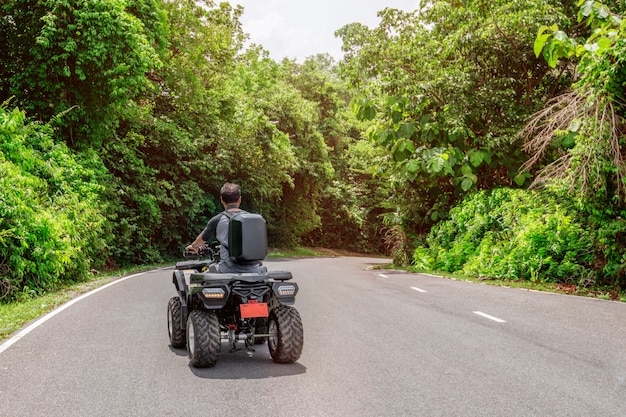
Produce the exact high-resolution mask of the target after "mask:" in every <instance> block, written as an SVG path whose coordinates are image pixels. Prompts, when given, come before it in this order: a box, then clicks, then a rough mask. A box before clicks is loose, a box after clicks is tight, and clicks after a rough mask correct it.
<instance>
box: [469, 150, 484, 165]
mask: <svg viewBox="0 0 626 417" xmlns="http://www.w3.org/2000/svg"><path fill="white" fill-rule="evenodd" d="M483 160H484V154H483V153H482V152H481V151H474V152H472V153H471V154H470V162H471V163H472V165H474V166H475V167H477V166H479V165H480V164H482V163H483Z"/></svg>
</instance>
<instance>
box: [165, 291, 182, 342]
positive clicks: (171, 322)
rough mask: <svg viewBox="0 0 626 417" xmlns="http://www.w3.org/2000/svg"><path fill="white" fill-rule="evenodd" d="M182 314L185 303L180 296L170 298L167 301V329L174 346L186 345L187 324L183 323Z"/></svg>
mask: <svg viewBox="0 0 626 417" xmlns="http://www.w3.org/2000/svg"><path fill="white" fill-rule="evenodd" d="M182 314H183V305H182V303H181V302H180V298H178V297H172V298H170V301H169V303H167V331H168V333H169V336H170V345H172V347H173V348H182V347H185V326H184V325H183V324H182V323H181V315H182Z"/></svg>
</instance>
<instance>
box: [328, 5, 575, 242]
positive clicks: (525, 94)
mask: <svg viewBox="0 0 626 417" xmlns="http://www.w3.org/2000/svg"><path fill="white" fill-rule="evenodd" d="M563 7H564V6H563V4H562V2H557V1H548V2H537V1H533V0H520V1H514V2H511V1H495V2H494V1H480V0H477V1H466V2H458V1H445V0H442V1H424V2H422V3H421V7H420V9H418V10H416V11H415V12H412V13H407V12H402V11H399V10H393V9H385V10H383V11H381V12H380V13H379V15H380V16H381V23H380V25H379V26H378V27H376V28H374V29H369V28H367V27H365V26H363V25H360V24H351V25H348V26H345V27H343V28H341V29H340V30H339V31H337V34H338V35H339V36H340V37H341V38H342V40H343V42H344V46H343V49H344V51H345V52H346V59H345V61H344V62H343V63H342V73H343V74H344V76H345V77H348V79H349V80H350V81H351V83H352V84H353V85H354V86H356V87H358V88H359V89H360V90H361V94H362V96H365V98H362V99H359V100H355V102H354V111H355V113H356V114H357V116H358V117H359V118H360V119H362V120H368V121H370V122H371V123H370V124H371V126H370V128H369V130H368V135H369V137H370V138H371V140H372V141H374V142H375V143H377V144H378V145H379V146H382V147H384V148H385V149H386V150H387V154H388V158H387V161H386V165H385V166H384V172H385V175H386V177H387V178H388V180H389V181H390V182H391V183H392V184H393V185H394V189H395V192H394V194H393V199H394V201H393V205H394V206H395V210H394V211H395V213H394V214H391V215H390V218H388V223H389V224H390V225H392V224H401V225H402V227H401V229H402V230H401V231H400V233H398V234H397V236H401V235H402V233H404V234H407V233H408V234H409V235H408V236H404V237H402V239H403V240H404V241H406V242H410V241H411V240H412V237H411V236H410V234H412V233H414V232H417V233H418V234H423V233H424V232H427V231H428V230H429V228H430V226H431V225H432V224H433V223H434V222H437V221H438V220H439V219H441V218H445V217H446V216H447V212H448V210H449V209H450V208H451V207H452V206H454V205H455V204H456V202H458V201H459V199H461V198H462V197H463V196H465V195H467V193H469V192H472V191H473V190H476V189H486V188H492V187H499V186H516V185H517V186H523V185H524V184H525V183H526V179H527V178H528V174H524V173H521V172H520V170H519V168H520V166H521V164H522V163H523V162H524V161H525V158H526V156H525V155H524V154H523V153H522V152H520V149H519V147H520V144H519V141H517V138H516V135H517V133H518V131H519V129H520V128H521V127H522V126H523V124H524V123H525V120H526V119H527V117H528V116H529V115H530V114H532V113H533V112H534V111H535V110H537V109H539V108H540V106H541V103H542V101H543V99H544V98H545V97H547V96H549V95H551V94H556V93H558V92H560V91H561V90H562V89H563V86H564V85H565V84H567V83H566V82H564V80H562V79H560V78H557V77H554V76H552V73H551V71H550V68H549V66H548V65H547V64H546V63H545V61H542V60H540V59H538V58H537V57H536V56H535V55H534V53H533V49H532V46H533V39H534V36H535V33H536V30H537V28H538V27H539V26H541V25H543V24H546V23H547V22H548V21H552V20H554V19H556V20H558V21H566V20H567V19H566V17H565V15H564V14H563ZM398 221H399V223H398ZM413 238H414V237H413Z"/></svg>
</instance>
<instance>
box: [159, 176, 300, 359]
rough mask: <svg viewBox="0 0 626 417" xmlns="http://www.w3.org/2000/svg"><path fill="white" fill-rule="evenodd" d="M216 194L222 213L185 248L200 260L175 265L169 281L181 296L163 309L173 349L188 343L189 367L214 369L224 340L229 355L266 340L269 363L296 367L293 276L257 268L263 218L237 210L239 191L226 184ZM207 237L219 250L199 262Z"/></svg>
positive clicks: (262, 253)
mask: <svg viewBox="0 0 626 417" xmlns="http://www.w3.org/2000/svg"><path fill="white" fill-rule="evenodd" d="M220 197H221V201H222V205H223V206H224V209H225V210H224V211H223V212H222V213H220V214H218V215H216V216H214V217H213V218H211V220H209V222H208V224H207V226H206V227H205V229H204V230H203V231H202V233H200V234H199V235H198V237H197V238H196V240H194V242H193V243H192V244H191V245H188V246H187V247H186V250H187V252H188V253H193V254H198V259H194V260H187V261H184V262H177V263H176V268H175V270H174V273H173V276H172V282H173V284H174V286H175V287H176V292H177V294H178V295H177V296H175V297H172V298H171V299H170V301H169V303H168V308H167V325H168V333H169V339H170V344H171V346H172V347H174V348H181V347H185V346H186V347H187V353H188V355H189V360H190V364H191V365H192V366H194V367H200V368H204V367H210V366H213V365H215V363H216V362H217V360H218V358H219V356H220V351H221V343H222V340H228V342H229V344H230V346H231V349H230V352H235V351H237V350H239V348H238V347H237V346H238V343H239V342H241V341H243V343H244V346H245V349H246V350H248V352H249V353H252V352H254V348H253V347H252V346H253V345H255V344H261V343H264V342H265V341H266V340H267V342H268V348H269V353H270V355H271V357H272V360H273V361H274V362H277V363H293V362H295V361H296V360H298V358H299V357H300V354H301V353H302V346H303V342H304V333H303V328H302V320H301V318H300V314H299V313H298V311H297V310H296V309H295V308H294V307H292V306H293V304H294V303H295V300H296V294H297V293H298V285H297V284H296V283H295V282H291V279H292V275H291V272H289V271H268V270H267V268H266V267H265V266H263V265H262V261H263V260H264V259H265V258H266V256H267V231H266V224H265V219H263V217H262V216H261V215H259V214H253V213H248V212H246V211H243V210H241V209H240V208H239V204H240V203H241V190H240V188H239V186H238V185H237V184H232V183H226V184H224V185H223V186H222V189H221V191H220ZM212 239H217V242H218V243H219V248H217V247H216V246H215V245H213V247H212V248H210V249H211V251H210V252H209V254H210V255H211V256H210V259H204V260H202V259H199V258H200V257H202V256H205V255H206V254H207V252H206V250H207V249H208V248H207V245H205V243H206V242H209V241H211V240H212ZM217 252H219V254H218V253H217Z"/></svg>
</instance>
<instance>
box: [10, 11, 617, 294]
mask: <svg viewBox="0 0 626 417" xmlns="http://www.w3.org/2000/svg"><path fill="white" fill-rule="evenodd" d="M233 4H234V3H233ZM0 8H1V9H0V10H2V14H1V15H0V43H1V44H2V45H6V46H7V47H5V48H2V49H1V50H0V101H5V100H6V102H5V104H4V105H3V106H2V108H1V109H0V120H1V122H2V124H1V126H0V129H1V130H0V135H1V136H0V151H1V153H0V170H1V171H2V175H1V177H0V181H2V187H1V188H0V210H1V217H0V289H1V291H2V292H0V298H4V299H12V298H16V297H19V296H21V295H24V296H27V295H28V294H30V293H31V292H33V291H35V292H37V291H42V290H45V289H47V288H52V287H55V286H59V285H63V283H65V282H68V281H73V280H80V279H82V278H84V277H85V276H86V274H87V273H88V271H89V270H90V269H91V268H96V269H99V268H103V267H107V268H108V267H115V266H117V265H129V264H143V263H148V262H156V261H162V260H165V259H172V258H173V257H176V256H178V255H179V254H180V252H181V250H182V248H183V247H184V246H185V244H186V243H188V242H189V241H190V240H192V239H193V238H194V237H195V235H197V233H198V232H199V231H200V230H201V229H202V228H203V227H204V225H205V224H206V221H207V220H208V218H210V217H211V216H212V215H213V214H215V213H217V212H218V211H220V209H221V207H220V204H219V199H218V197H217V194H218V191H219V188H220V187H221V185H222V184H223V182H225V181H235V182H238V183H239V184H241V186H242V188H243V193H244V197H243V208H244V209H247V210H250V211H255V212H260V213H262V214H263V216H264V217H265V218H266V219H267V220H268V225H269V235H270V236H269V237H270V244H272V245H276V246H278V245H286V246H293V245H299V244H306V245H312V246H327V247H337V248H343V249H352V250H359V251H363V252H377V251H382V252H385V253H388V254H391V255H392V256H393V257H394V260H395V261H396V263H397V264H405V265H406V264H409V263H411V262H413V263H414V264H415V265H416V266H418V267H423V268H425V267H427V268H434V269H442V270H449V271H463V272H464V273H468V274H473V275H485V276H498V277H503V278H507V279H536V280H546V281H559V282H560V281H566V280H568V279H569V280H570V281H571V280H572V279H575V280H578V281H582V280H585V282H591V281H593V282H598V283H603V284H605V283H608V284H612V285H614V286H615V287H616V288H620V286H624V285H626V283H624V273H623V271H624V267H625V266H626V242H622V240H623V237H622V236H623V235H624V232H626V225H625V224H624V221H623V220H622V219H623V218H625V217H626V211H625V208H626V207H625V206H624V204H625V200H626V199H625V196H626V192H625V191H624V190H626V188H625V187H624V185H625V184H624V178H625V176H626V175H625V174H626V166H625V165H624V162H623V151H622V146H623V131H624V129H623V126H624V123H623V117H624V107H623V106H624V103H625V102H626V100H625V98H624V96H623V94H624V90H623V85H624V79H625V77H626V76H625V75H624V74H625V72H624V65H623V62H624V33H623V32H624V29H623V24H622V20H621V18H620V13H623V12H624V7H623V4H622V2H621V1H608V2H607V3H606V5H604V4H601V3H598V2H594V1H586V0H580V1H574V0H571V1H556V0H554V1H553V0H549V1H545V0H544V1H538V0H514V1H504V0H495V1H486V0H470V1H463V2H460V1H456V0H423V1H421V2H420V4H419V7H418V8H417V10H415V11H414V12H411V13H407V12H402V11H399V10H393V9H385V10H382V11H381V12H380V17H381V23H380V25H378V26H377V27H375V28H368V27H365V26H364V25H361V24H359V23H354V24H350V25H347V26H345V27H343V28H339V29H338V31H337V33H336V34H337V36H338V37H340V38H341V39H342V40H343V48H344V51H345V59H344V60H343V61H342V62H340V63H339V65H337V63H335V62H334V61H333V59H332V58H331V57H330V56H328V55H318V56H314V57H309V58H308V59H307V60H305V61H304V62H303V63H297V62H295V61H290V60H284V61H282V62H276V61H274V60H272V59H270V58H269V54H268V53H267V52H266V51H264V50H263V49H262V47H261V46H255V45H252V46H249V47H245V46H244V45H245V41H246V34H245V32H244V30H243V28H242V26H241V23H240V20H239V19H240V17H241V14H242V12H243V9H242V8H241V7H240V6H234V5H231V4H229V3H219V4H217V3H214V2H213V1H211V0H206V1H200V2H198V1H194V0H180V1H163V0H99V1H96V0H81V1H78V0H45V1H33V0H8V1H5V2H3V3H2V6H0ZM531 184H532V185H533V186H534V187H539V186H542V187H545V188H537V190H535V191H527V190H525V189H526V188H527V187H528V186H530V185H531ZM431 229H432V230H431ZM415 248H417V250H415Z"/></svg>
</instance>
